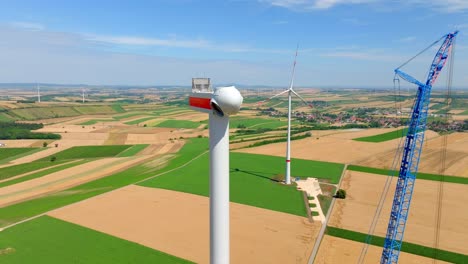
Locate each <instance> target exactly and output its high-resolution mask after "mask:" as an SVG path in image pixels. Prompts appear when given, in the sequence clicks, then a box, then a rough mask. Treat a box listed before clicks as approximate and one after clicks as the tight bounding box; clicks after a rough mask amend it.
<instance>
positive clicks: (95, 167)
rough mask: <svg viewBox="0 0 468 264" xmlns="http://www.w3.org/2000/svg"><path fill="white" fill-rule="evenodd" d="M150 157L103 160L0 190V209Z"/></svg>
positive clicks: (83, 181) (102, 175) (98, 176)
mask: <svg viewBox="0 0 468 264" xmlns="http://www.w3.org/2000/svg"><path fill="white" fill-rule="evenodd" d="M149 157H151V156H137V157H129V158H105V159H100V160H95V161H91V162H88V163H85V164H82V165H78V166H76V167H72V168H69V169H65V170H62V171H58V172H55V173H51V174H49V175H46V176H43V177H40V178H36V179H32V180H29V181H25V182H21V183H17V184H14V185H10V186H6V187H3V188H0V207H4V206H7V205H10V204H14V203H17V202H20V201H24V200H29V199H32V198H35V197H38V196H41V195H45V194H48V193H53V192H57V191H60V190H63V189H66V188H70V187H73V186H76V185H79V184H82V183H85V182H88V181H91V180H94V179H98V178H101V177H105V176H108V175H110V174H112V173H115V172H118V171H121V170H123V169H125V168H128V167H131V166H134V165H135V164H138V163H141V162H143V161H145V160H147V159H148V158H149Z"/></svg>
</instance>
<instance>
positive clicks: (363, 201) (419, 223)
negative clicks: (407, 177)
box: [328, 171, 468, 263]
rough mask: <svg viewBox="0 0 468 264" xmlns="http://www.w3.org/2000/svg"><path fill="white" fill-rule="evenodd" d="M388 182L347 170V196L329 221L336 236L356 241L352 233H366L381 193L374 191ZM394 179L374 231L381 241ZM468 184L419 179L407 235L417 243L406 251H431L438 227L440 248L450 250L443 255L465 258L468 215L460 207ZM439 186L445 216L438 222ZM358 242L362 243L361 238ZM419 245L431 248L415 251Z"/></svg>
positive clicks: (372, 175)
mask: <svg viewBox="0 0 468 264" xmlns="http://www.w3.org/2000/svg"><path fill="white" fill-rule="evenodd" d="M385 182H386V177H383V176H381V175H375V174H371V173H366V172H357V171H347V173H346V174H345V176H344V179H343V182H342V184H341V188H344V189H346V190H347V198H346V199H345V200H337V201H336V204H335V206H334V208H333V212H332V214H331V217H330V220H329V222H328V226H330V227H333V228H335V229H333V230H334V234H335V236H340V237H343V238H347V239H352V240H356V239H357V238H353V237H355V236H357V234H356V233H352V232H358V233H362V235H360V236H365V234H367V231H368V230H369V226H370V223H371V220H372V218H373V215H374V212H375V208H376V206H377V204H378V201H379V197H380V192H376V191H375V190H376V189H377V190H383V186H384V183H385ZM395 182H396V181H393V182H392V184H391V186H390V190H391V191H390V192H389V193H388V194H387V197H386V200H385V204H384V207H383V210H382V213H381V214H380V218H379V220H378V223H377V227H376V230H375V232H374V235H375V236H377V237H381V238H380V240H382V237H385V233H386V229H387V225H386V220H387V219H388V217H389V214H390V210H391V203H392V197H393V190H394V189H395V184H396V183H395ZM367 186H372V187H373V188H372V189H370V188H368V187H367ZM466 186H468V185H466V184H459V183H444V184H443V185H442V183H441V182H440V181H428V180H421V179H418V180H416V183H415V189H414V194H413V199H412V204H411V211H410V212H411V215H410V217H409V218H408V220H407V226H406V231H405V238H404V241H405V242H408V243H410V244H414V245H415V246H410V249H408V250H406V252H410V253H413V254H416V253H415V252H418V253H417V254H419V255H423V253H421V252H428V251H429V252H430V250H431V249H430V248H433V247H434V245H435V244H434V243H435V235H436V228H437V229H438V230H439V238H438V249H439V250H442V251H444V252H445V251H447V252H449V253H443V252H442V253H441V254H440V255H441V256H443V255H444V254H445V255H447V254H448V255H455V256H458V255H461V256H463V254H465V258H466V255H467V254H468V251H467V250H466V248H465V247H464V246H463V245H462V244H463V243H462V241H465V240H466V239H468V229H467V227H466V226H465V225H463V224H462V223H464V222H466V221H468V218H467V217H468V215H467V214H464V213H462V212H461V211H460V208H462V207H463V206H464V204H466V203H467V202H468V200H467V197H466V196H464V195H463V193H465V192H466V190H467V187H466ZM439 188H443V189H445V190H444V195H443V198H442V202H441V203H442V208H443V215H442V219H441V222H440V224H439V225H437V224H436V215H437V214H438V212H437V209H436V208H437V204H438V202H437V200H438V191H437V190H440V189H439ZM448 190H450V191H448ZM348 231H349V232H348ZM337 232H338V233H337ZM346 232H348V233H346ZM340 234H341V235H340ZM346 234H349V235H346ZM357 241H361V242H362V240H357ZM375 241H379V239H375ZM378 245H380V243H379V244H378ZM420 246H423V247H427V248H429V249H421V250H420V249H417V250H420V251H414V250H416V249H414V248H415V247H416V248H418V247H420ZM411 248H413V249H411ZM410 250H412V251H410ZM450 252H451V253H450ZM457 254H458V255H457ZM424 256H428V255H424ZM440 259H441V260H445V261H449V262H452V261H454V259H446V258H440ZM456 262H458V261H456ZM458 263H460V262H458ZM461 263H463V262H461Z"/></svg>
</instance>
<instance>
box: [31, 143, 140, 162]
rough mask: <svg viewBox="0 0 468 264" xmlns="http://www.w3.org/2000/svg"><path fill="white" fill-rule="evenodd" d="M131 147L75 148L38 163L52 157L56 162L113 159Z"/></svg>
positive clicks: (43, 159)
mask: <svg viewBox="0 0 468 264" xmlns="http://www.w3.org/2000/svg"><path fill="white" fill-rule="evenodd" d="M132 146H133V145H107V146H106V145H104V146H76V147H72V148H69V149H66V150H63V151H60V152H58V153H55V154H53V155H51V156H48V157H45V158H42V159H40V160H39V161H46V160H50V159H51V157H52V156H53V157H55V158H56V160H67V159H86V158H105V157H115V156H116V155H118V154H119V153H121V152H122V151H124V150H126V149H128V148H130V147H132Z"/></svg>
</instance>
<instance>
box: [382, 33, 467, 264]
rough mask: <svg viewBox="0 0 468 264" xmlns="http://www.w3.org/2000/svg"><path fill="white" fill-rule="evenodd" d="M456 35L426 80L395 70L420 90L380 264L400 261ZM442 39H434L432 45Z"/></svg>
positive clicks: (450, 37) (437, 57)
mask: <svg viewBox="0 0 468 264" xmlns="http://www.w3.org/2000/svg"><path fill="white" fill-rule="evenodd" d="M457 34H458V31H455V32H453V33H449V34H447V35H445V36H443V37H442V38H441V39H440V40H443V43H442V45H441V46H440V48H439V50H438V51H437V53H436V55H435V57H434V59H433V61H432V64H431V67H430V69H429V74H428V76H427V80H426V82H425V83H421V82H419V81H418V80H416V79H415V78H413V77H412V76H410V75H408V74H406V73H404V72H403V71H401V70H400V68H401V67H399V68H397V69H396V70H395V74H396V75H398V76H400V77H401V78H403V79H405V80H406V81H408V82H410V83H413V84H416V85H418V91H417V95H416V96H417V97H416V100H415V102H414V105H413V109H412V112H411V119H410V122H409V125H408V132H407V135H406V139H405V144H404V149H403V155H402V159H401V166H400V171H399V174H398V182H397V186H396V190H395V196H394V198H393V205H392V211H391V213H390V220H389V223H388V228H387V235H386V237H385V243H384V248H383V252H382V258H381V260H380V263H398V257H399V255H400V249H401V244H402V240H403V234H404V232H405V226H406V220H407V218H408V213H409V207H410V204H411V197H412V194H413V189H414V184H415V181H416V174H417V172H418V165H419V159H420V156H421V150H422V146H423V142H424V132H425V130H426V121H427V113H428V108H429V98H430V95H431V89H432V85H433V84H434V82H435V81H436V79H437V77H438V76H439V73H440V71H441V70H442V68H443V67H444V65H445V63H446V62H447V59H448V57H449V54H450V52H451V49H452V44H453V42H454V40H455V36H456V35H457ZM440 40H439V41H440ZM439 41H437V42H435V43H434V44H433V45H435V44H436V43H438V42H439ZM405 64H406V63H405ZM405 64H404V65H405Z"/></svg>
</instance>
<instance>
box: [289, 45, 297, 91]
mask: <svg viewBox="0 0 468 264" xmlns="http://www.w3.org/2000/svg"><path fill="white" fill-rule="evenodd" d="M298 49H299V43H297V47H296V54H295V55H294V64H293V69H292V74H291V82H290V83H289V89H292V87H293V85H294V75H295V74H296V61H297V51H298Z"/></svg>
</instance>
